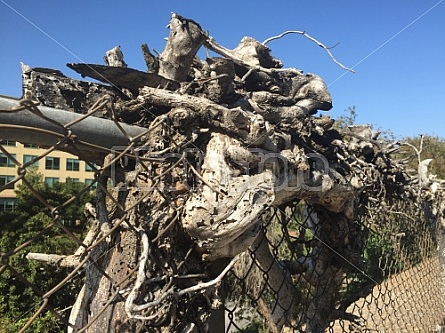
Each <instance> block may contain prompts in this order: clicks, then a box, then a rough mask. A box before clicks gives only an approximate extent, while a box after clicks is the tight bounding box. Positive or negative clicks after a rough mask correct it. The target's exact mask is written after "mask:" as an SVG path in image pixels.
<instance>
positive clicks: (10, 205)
mask: <svg viewBox="0 0 445 333" xmlns="http://www.w3.org/2000/svg"><path fill="white" fill-rule="evenodd" d="M16 206H17V199H12V198H7V199H0V212H4V211H6V210H8V211H12V210H14V209H15V207H16Z"/></svg>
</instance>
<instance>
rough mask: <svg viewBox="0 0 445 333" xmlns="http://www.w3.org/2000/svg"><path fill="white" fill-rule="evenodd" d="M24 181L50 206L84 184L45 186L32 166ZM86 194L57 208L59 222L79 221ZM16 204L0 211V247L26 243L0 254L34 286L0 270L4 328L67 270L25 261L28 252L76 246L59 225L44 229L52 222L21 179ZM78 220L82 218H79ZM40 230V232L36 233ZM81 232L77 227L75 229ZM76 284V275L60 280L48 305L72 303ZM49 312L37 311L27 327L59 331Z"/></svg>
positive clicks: (19, 323)
mask: <svg viewBox="0 0 445 333" xmlns="http://www.w3.org/2000/svg"><path fill="white" fill-rule="evenodd" d="M26 180H27V181H28V182H29V183H30V184H31V186H32V187H33V188H34V189H35V190H36V191H37V192H38V193H39V195H41V196H42V197H43V198H45V200H47V201H48V202H49V203H50V204H51V205H53V206H54V207H59V206H60V205H61V204H63V203H64V202H66V201H67V200H69V199H70V198H72V197H74V196H75V195H76V194H78V193H80V192H81V190H82V188H84V187H85V184H83V183H73V182H67V183H56V184H53V185H52V186H48V185H47V184H46V183H44V182H43V176H42V175H41V174H39V173H37V171H36V170H32V169H31V170H29V171H28V173H27V175H26ZM92 198H93V194H92V193H85V194H83V195H80V196H79V198H77V199H76V200H74V202H72V203H71V204H69V205H68V206H67V208H63V209H62V208H61V209H60V212H59V213H60V216H61V217H63V218H62V219H61V221H62V222H63V223H64V224H65V225H73V224H74V223H75V221H76V220H78V221H81V222H82V220H84V216H83V207H84V205H85V203H86V202H88V201H91V199H92ZM17 200H18V202H17V208H16V209H15V210H14V211H4V212H1V213H0V221H1V223H2V233H1V236H0V252H1V253H2V254H4V253H8V252H9V251H11V250H13V249H15V248H16V247H17V246H19V245H20V244H24V243H25V242H28V241H29V240H31V239H32V240H33V241H32V242H30V243H29V245H28V246H27V247H25V248H23V249H21V250H20V251H17V253H14V254H12V255H11V256H8V255H7V256H5V257H7V258H8V259H7V260H8V263H9V265H10V266H11V267H13V268H14V269H16V270H17V271H18V273H19V274H20V275H21V276H23V277H24V278H25V279H26V280H27V281H28V282H29V283H30V284H32V285H33V286H37V287H38V289H39V290H37V289H35V288H34V289H32V288H31V287H30V286H27V285H26V284H25V283H23V281H20V278H19V277H18V276H16V275H14V274H12V273H11V271H10V270H8V269H6V270H5V271H3V273H2V274H1V275H0V310H1V311H0V312H1V313H2V315H0V324H1V325H2V329H3V330H4V331H5V332H17V331H18V330H19V329H20V328H21V327H23V326H24V324H25V323H26V322H27V321H28V319H29V317H30V316H32V315H33V314H34V313H35V312H36V310H37V308H36V307H38V305H39V304H41V302H42V299H41V296H42V294H43V293H46V292H47V291H49V290H50V289H51V288H53V287H54V286H56V285H57V283H59V282H60V281H61V280H62V279H63V278H64V277H66V276H67V274H68V273H69V272H68V271H67V269H57V268H55V267H53V266H50V265H45V264H42V263H39V262H35V261H28V260H27V259H26V254H27V253H29V252H40V253H56V254H61V255H64V254H72V253H73V252H74V251H75V249H76V248H77V245H76V243H75V242H74V241H73V240H72V239H70V238H69V237H68V236H66V235H65V233H64V232H63V231H62V230H60V227H52V228H48V229H45V228H46V227H48V226H49V225H50V224H51V223H52V222H53V217H52V216H51V212H50V211H49V209H48V208H46V207H45V206H44V205H43V203H41V202H40V201H39V200H38V199H37V198H36V196H35V195H33V193H32V192H31V190H30V189H29V188H28V187H27V186H26V185H24V184H21V185H19V187H18V190H17ZM83 224H84V223H83ZM42 230H46V232H43V233H41V231H42ZM79 231H81V230H79ZM80 286H81V277H79V278H78V279H76V280H75V281H71V283H68V284H66V285H65V286H64V287H63V288H62V289H61V290H59V291H58V292H56V293H54V294H53V295H52V296H51V297H50V299H49V304H50V305H51V306H52V307H53V308H54V309H56V310H62V309H64V308H66V307H68V306H70V305H72V304H73V303H74V300H75V297H76V295H77V293H78V290H79V288H80ZM59 325H60V321H59V322H58V320H56V318H55V317H54V315H53V314H51V313H50V312H47V313H43V314H41V316H40V317H39V318H38V320H35V321H34V322H33V324H32V326H31V329H32V330H33V331H34V332H63V331H65V327H60V326H59Z"/></svg>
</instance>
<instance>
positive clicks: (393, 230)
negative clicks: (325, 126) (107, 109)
mask: <svg viewBox="0 0 445 333" xmlns="http://www.w3.org/2000/svg"><path fill="white" fill-rule="evenodd" d="M102 106H103V105H102ZM22 108H27V109H29V110H31V111H33V112H34V113H35V114H38V111H36V109H35V105H34V104H29V103H27V102H26V103H25V104H24V106H23V107H22ZM98 109H99V108H98ZM94 112H95V110H94V109H93V110H90V112H89V113H88V116H91V115H92V114H93V113H94ZM79 121H82V119H80V120H79ZM71 125H72V124H68V126H64V128H65V130H66V131H65V135H64V136H63V138H61V139H59V141H58V143H57V144H55V145H54V146H53V147H49V148H47V149H46V150H45V151H44V152H43V153H42V155H40V156H38V157H37V158H36V159H34V160H32V161H30V162H28V163H27V164H22V163H21V162H20V161H17V160H15V159H14V156H13V155H11V154H10V153H9V151H8V147H7V146H0V150H1V152H2V153H3V154H4V155H5V156H7V158H8V159H9V160H10V161H12V163H14V165H15V168H16V170H17V176H15V178H14V179H13V180H12V181H10V182H8V183H6V184H5V185H3V186H2V187H1V188H0V193H1V191H3V190H4V189H6V188H8V187H10V186H11V184H14V183H17V182H19V181H21V182H22V184H23V185H24V186H25V187H26V188H27V189H28V190H29V191H30V192H31V193H32V195H33V196H34V197H35V198H37V199H38V200H39V201H40V202H41V203H42V204H43V205H44V206H45V207H46V210H47V216H48V217H49V218H48V219H47V220H46V221H47V223H46V224H44V225H42V227H41V229H40V230H36V231H35V232H34V233H33V235H32V237H30V238H27V239H22V238H21V237H19V236H17V235H16V234H13V233H11V237H17V239H14V242H15V245H14V246H11V247H9V248H3V244H2V249H1V252H2V266H1V267H0V274H1V275H0V276H1V277H0V279H2V280H4V282H5V283H6V284H7V283H8V281H14V284H15V285H21V286H22V289H23V293H24V294H26V295H32V296H33V297H32V298H33V299H37V300H38V301H36V302H34V303H33V304H31V305H29V306H28V307H27V308H25V309H20V311H21V313H20V314H19V315H17V314H18V313H17V312H15V317H14V318H13V319H14V321H16V322H17V323H21V324H20V325H21V331H25V330H27V329H28V328H30V329H31V331H32V330H33V324H35V321H36V320H37V318H42V317H44V316H45V314H46V313H47V312H50V313H51V314H52V315H53V316H54V317H55V318H56V321H58V322H59V325H60V327H64V328H66V327H68V326H69V325H70V324H69V322H68V314H69V312H70V309H71V306H72V305H73V304H60V303H58V302H57V298H58V295H59V294H61V293H63V292H64V290H66V289H67V288H68V289H69V288H72V289H73V290H72V295H75V294H77V293H78V292H79V291H80V284H81V282H82V281H83V279H84V272H85V268H86V267H87V266H90V267H91V266H95V267H96V269H97V272H98V274H102V276H103V277H104V278H105V279H106V280H108V281H109V283H110V286H112V287H113V288H112V289H113V290H114V292H113V293H112V294H110V297H109V298H108V299H106V300H102V304H103V309H104V311H105V310H106V309H107V307H109V306H111V305H112V304H113V302H117V301H122V300H123V299H124V297H125V295H124V294H123V293H122V290H125V289H126V288H129V287H130V286H131V285H132V284H133V283H134V275H135V274H134V273H135V271H136V270H137V266H135V267H134V269H133V270H132V271H130V272H127V274H125V275H124V276H123V277H122V279H121V280H119V281H115V280H113V279H111V278H110V277H109V275H108V274H107V273H106V272H104V271H103V269H102V268H101V267H100V266H99V265H97V262H98V260H100V257H98V256H97V253H101V256H104V257H105V256H106V255H107V254H108V252H110V251H114V249H115V248H116V247H117V246H119V244H118V243H116V244H113V245H112V246H110V244H109V243H108V242H107V239H108V238H109V237H110V235H111V234H112V233H113V232H114V231H115V230H117V229H118V228H119V226H120V225H121V224H122V223H123V222H125V221H126V220H127V219H128V214H129V213H130V211H131V210H132V209H133V208H134V207H135V206H136V205H137V204H140V203H141V202H142V201H143V200H144V198H145V197H147V196H149V195H150V194H151V191H150V190H147V193H146V195H145V196H144V197H142V198H140V199H139V200H138V202H135V203H134V204H133V205H132V206H131V207H125V209H123V207H121V206H120V203H119V202H118V200H117V194H116V192H113V191H110V189H109V188H107V183H106V182H104V180H103V179H104V177H103V176H104V174H105V173H106V172H109V171H107V170H109V169H110V167H111V166H113V165H114V163H115V162H116V161H118V160H119V159H120V158H121V157H122V156H124V155H125V154H131V152H132V149H133V148H134V141H132V140H131V138H130V139H129V142H128V147H127V149H126V150H125V151H123V152H122V153H121V154H119V156H114V158H110V159H108V160H106V162H105V164H104V165H103V166H102V167H97V169H96V172H95V182H94V183H92V184H90V185H88V186H85V187H84V188H83V189H82V190H81V191H79V192H78V193H77V194H76V195H75V196H73V197H71V198H68V199H66V200H64V201H63V202H54V201H51V200H48V198H45V197H44V195H42V194H41V192H40V191H39V189H36V188H33V186H32V185H31V183H30V182H29V181H28V180H27V179H26V178H25V175H26V174H27V173H28V170H29V167H30V166H31V165H32V163H34V162H35V161H37V160H41V159H42V158H44V157H45V156H47V155H48V154H49V153H50V152H51V151H53V150H56V149H59V148H60V147H62V146H63V148H64V149H66V148H67V147H69V148H70V149H71V150H72V151H74V152H76V153H77V155H78V156H79V157H80V158H82V154H83V152H82V151H80V150H78V149H77V147H76V141H75V137H74V135H75V133H72V132H71V130H70V128H69V127H70V126H71ZM159 125H162V124H161V123H160V124H158V125H157V126H159ZM152 129H153V128H150V129H148V130H147V132H148V131H150V130H152ZM124 134H126V133H124ZM126 136H127V137H129V136H128V135H126ZM174 163H179V162H178V161H176V162H174ZM171 164H173V162H172V163H171ZM91 167H94V165H92V164H91ZM166 170H167V171H165V172H164V173H161V174H159V175H158V179H159V178H162V177H163V176H165V175H166V174H167V172H168V170H169V168H167V169H166ZM95 183H97V186H98V195H99V196H100V195H102V196H106V199H107V201H108V202H113V203H114V204H115V205H116V206H117V207H120V209H123V212H122V214H121V216H120V218H119V219H117V222H116V223H114V224H113V226H112V228H111V229H109V230H105V231H103V230H102V233H101V237H97V235H98V232H97V230H96V229H97V225H96V224H97V220H95V217H94V214H93V213H91V215H90V216H89V220H88V221H89V224H90V225H89V227H88V228H89V231H88V233H87V235H86V236H85V235H84V234H82V235H81V236H82V237H85V238H84V239H81V238H82V237H79V236H77V235H75V234H74V233H73V232H72V231H71V230H70V229H69V228H67V227H66V226H65V225H64V224H63V223H62V219H63V212H64V211H65V210H66V208H68V207H70V206H71V205H73V202H74V201H75V200H76V199H78V198H80V197H82V195H84V194H86V193H88V192H89V191H90V190H91V189H92V187H93V185H94V184H95ZM151 189H153V187H151ZM421 203H422V200H421V198H410V199H409V200H402V199H398V200H388V199H386V198H385V197H384V195H382V196H381V197H375V198H372V200H366V204H362V206H360V207H358V209H359V210H360V211H361V214H359V216H360V220H358V221H354V222H353V223H349V222H348V223H345V222H344V221H343V222H342V221H340V222H339V221H336V220H335V219H332V220H329V219H323V218H321V219H320V220H316V219H314V213H316V215H317V216H321V215H322V214H323V211H320V210H317V208H316V207H315V208H314V207H311V206H309V207H306V208H305V207H304V205H303V204H302V203H299V202H295V203H294V204H292V205H290V206H288V207H275V208H272V209H270V210H269V211H268V212H267V213H265V214H263V232H264V236H261V235H260V237H262V238H261V239H260V243H263V244H264V242H267V244H268V247H269V249H270V253H271V255H272V257H273V259H274V260H275V261H276V262H278V263H279V264H280V267H282V269H283V276H284V277H285V278H284V279H283V281H281V282H280V281H278V282H277V281H271V280H270V276H269V275H270V274H269V270H267V269H266V270H265V269H264V267H262V266H261V265H259V264H258V263H257V261H256V255H257V252H256V248H255V246H253V247H252V248H251V249H250V250H249V251H247V252H246V253H244V254H243V256H242V257H241V259H240V260H239V261H238V262H237V264H236V265H235V267H234V268H233V269H232V270H231V271H230V273H229V274H228V275H227V276H226V278H225V283H224V287H223V288H224V290H225V292H224V293H225V295H226V300H225V306H224V307H225V311H226V317H227V318H226V323H225V331H226V332H236V331H239V330H241V331H245V332H268V331H270V332H273V331H274V329H275V328H274V325H273V324H270V323H272V322H273V317H274V314H275V313H276V311H281V312H283V311H284V312H285V313H288V314H291V315H290V316H289V317H288V318H291V319H290V320H287V321H286V323H285V325H284V326H285V330H287V331H289V332H305V331H311V332H317V329H319V327H327V329H326V331H328V332H433V331H434V330H435V329H436V327H438V325H441V324H442V321H443V319H444V307H443V298H442V287H441V283H440V281H441V280H440V274H439V263H438V257H437V243H436V239H435V228H436V226H435V225H434V223H432V222H431V221H429V220H428V218H427V217H426V216H424V210H423V209H422V204H421ZM90 208H91V207H90ZM86 210H88V209H86ZM312 210H314V211H312ZM315 210H317V211H315ZM174 220H176V219H173V221H174ZM320 221H323V222H320ZM1 223H2V224H7V223H8V221H7V220H4V219H3V220H2V221H1ZM94 230H96V231H94ZM85 232H86V230H85ZM48 234H50V235H52V236H53V237H64V238H66V239H68V240H69V241H70V243H71V245H70V247H71V248H73V249H75V248H76V246H79V247H78V249H77V250H75V253H74V254H75V255H71V256H70V255H69V253H67V251H66V249H64V250H63V249H59V250H60V253H58V254H59V255H60V256H59V257H57V256H54V257H53V258H52V259H51V260H53V261H52V263H55V264H58V265H59V266H63V265H61V263H62V262H64V261H66V266H69V267H71V268H70V269H66V270H64V269H62V272H61V269H60V268H54V267H52V266H48V265H45V264H40V263H39V264H37V265H36V264H35V263H33V262H32V261H30V260H25V259H24V257H25V255H26V253H27V252H28V248H29V247H30V246H31V245H34V244H39V243H44V242H45V238H46V237H47V235H48ZM73 244H75V246H74V245H73ZM97 248H101V251H96V252H95V255H94V256H93V255H92V253H93V252H94V251H93V250H94V249H96V250H97ZM42 252H44V251H42ZM62 252H63V253H62ZM73 252H74V251H73ZM14 258H19V259H20V260H15V259H14ZM51 260H47V262H48V263H51ZM70 260H71V261H72V262H70V263H69V261H70ZM185 260H187V257H186V258H185V259H184V261H185ZM18 263H20V265H19V264H18ZM28 265H29V267H28ZM38 265H40V267H41V268H40V269H37V268H36V266H38ZM31 270H37V271H38V272H37V273H36V274H40V273H42V274H43V272H44V273H45V274H50V275H51V274H56V273H57V274H59V273H63V274H60V278H59V279H58V283H57V284H56V285H54V286H51V287H48V288H46V289H42V288H41V286H40V285H38V284H36V281H38V279H35V278H33V279H30V277H29V276H30V271H31ZM289 285H291V286H292V291H291V292H292V294H293V295H292V303H291V304H292V305H291V306H283V304H280V299H279V296H278V295H280V289H281V288H285V287H286V286H289ZM277 286H278V288H277ZM3 299H5V298H3ZM171 300H172V299H171V298H166V299H165V302H169V301H171ZM8 306H9V305H8V304H1V308H2V309H7V310H8ZM178 306H179V305H178ZM180 306H185V307H189V308H190V311H194V310H193V309H194V307H195V304H193V297H190V299H189V303H187V302H186V303H184V304H182V305H180ZM271 309H272V310H271ZM9 310H10V309H9ZM91 322H92V323H93V324H94V319H93V320H92V321H91ZM221 325H223V324H222V323H221ZM141 327H142V326H141ZM87 329H88V327H83V328H81V329H80V330H79V331H78V332H82V331H86V330H87ZM61 330H63V329H61ZM323 330H324V328H323ZM140 331H143V330H140Z"/></svg>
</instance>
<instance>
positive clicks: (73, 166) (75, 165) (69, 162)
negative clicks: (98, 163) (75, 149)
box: [66, 158, 79, 171]
mask: <svg viewBox="0 0 445 333" xmlns="http://www.w3.org/2000/svg"><path fill="white" fill-rule="evenodd" d="M66 170H67V171H79V160H77V159H74V158H67V159H66Z"/></svg>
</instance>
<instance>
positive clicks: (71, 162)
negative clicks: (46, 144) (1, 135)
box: [0, 140, 94, 210]
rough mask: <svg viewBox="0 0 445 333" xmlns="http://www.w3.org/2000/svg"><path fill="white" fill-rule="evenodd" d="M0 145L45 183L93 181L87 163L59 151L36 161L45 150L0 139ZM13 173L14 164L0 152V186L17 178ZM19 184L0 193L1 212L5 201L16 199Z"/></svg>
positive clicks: (91, 171) (14, 169) (91, 172)
mask: <svg viewBox="0 0 445 333" xmlns="http://www.w3.org/2000/svg"><path fill="white" fill-rule="evenodd" d="M0 144H1V145H2V146H3V147H4V148H5V149H6V151H7V152H8V153H9V154H11V155H12V156H13V157H14V158H15V159H16V160H17V162H18V163H20V164H22V165H23V164H24V163H26V162H33V163H34V164H35V165H36V166H37V167H38V172H40V173H41V174H43V177H44V180H45V181H46V182H47V183H48V184H51V183H52V182H54V181H59V182H66V180H67V178H71V179H72V180H73V181H76V182H84V183H89V182H92V181H93V179H94V170H92V169H91V167H90V166H89V165H88V164H87V163H85V162H84V161H81V160H79V158H78V157H77V156H74V155H71V154H68V153H65V152H61V151H53V152H51V153H50V154H48V155H47V156H44V157H42V158H40V159H38V157H39V156H42V155H43V154H45V152H46V151H47V150H45V149H40V148H38V147H37V146H35V145H26V144H22V143H19V142H16V141H8V140H0ZM57 162H58V163H57ZM17 170H18V165H16V164H15V162H14V161H13V160H12V159H10V158H8V156H7V155H6V154H4V153H3V152H2V151H0V187H1V186H2V185H5V184H6V183H7V182H9V181H10V180H11V179H14V178H15V177H17ZM19 183H20V181H19V182H16V183H15V184H14V188H11V189H6V190H3V191H1V192H0V210H2V207H1V206H2V205H5V204H6V202H5V199H14V198H15V197H16V195H15V192H14V190H15V189H17V185H18V184H19ZM7 201H10V200H7Z"/></svg>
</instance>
